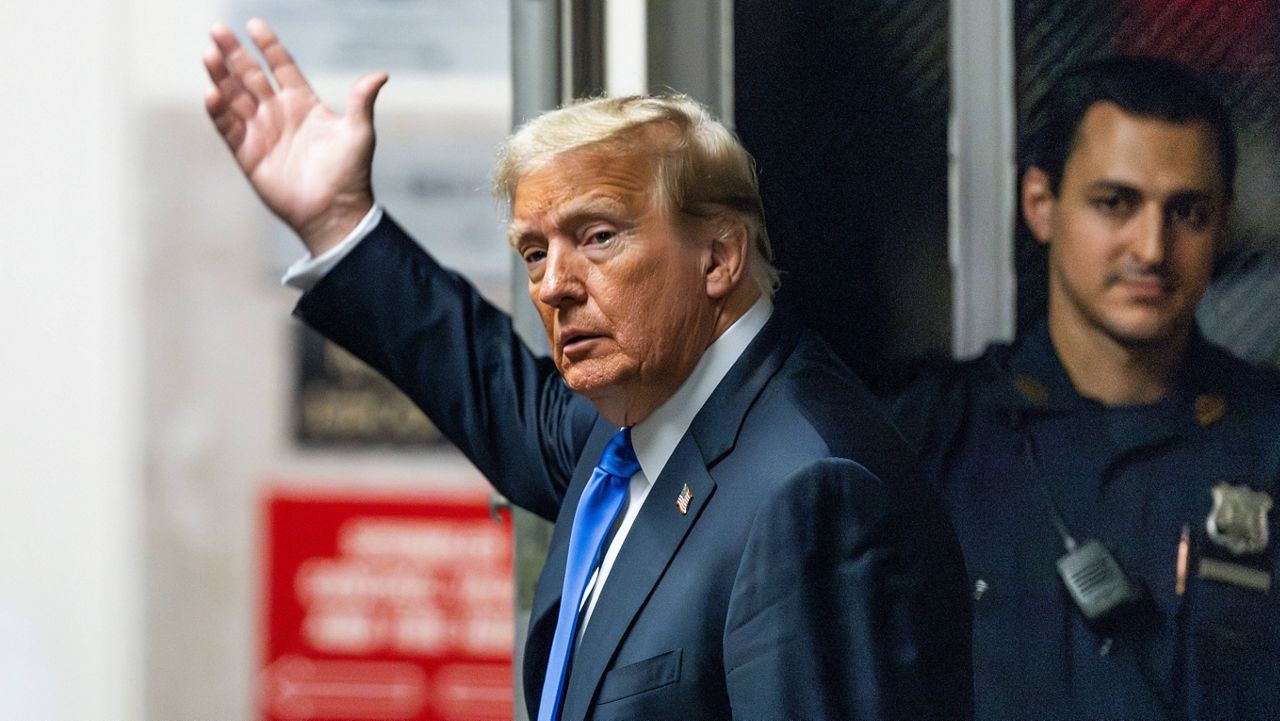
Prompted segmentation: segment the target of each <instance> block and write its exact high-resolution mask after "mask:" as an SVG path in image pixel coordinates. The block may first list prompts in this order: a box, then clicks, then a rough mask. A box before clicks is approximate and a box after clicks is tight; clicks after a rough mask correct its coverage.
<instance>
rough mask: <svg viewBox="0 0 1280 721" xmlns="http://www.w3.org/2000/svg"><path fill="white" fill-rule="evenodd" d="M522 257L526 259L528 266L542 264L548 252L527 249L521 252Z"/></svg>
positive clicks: (538, 249) (539, 249)
mask: <svg viewBox="0 0 1280 721" xmlns="http://www.w3.org/2000/svg"><path fill="white" fill-rule="evenodd" d="M520 257H522V258H524V262H525V264H526V265H534V264H535V263H541V262H542V261H543V260H544V259H545V258H546V257H547V251H545V250H543V249H541V248H526V249H524V250H523V251H521V252H520Z"/></svg>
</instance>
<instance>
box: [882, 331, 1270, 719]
mask: <svg viewBox="0 0 1280 721" xmlns="http://www.w3.org/2000/svg"><path fill="white" fill-rule="evenodd" d="M894 410H895V415H896V419H897V420H898V423H899V425H900V427H901V428H902V430H903V432H904V433H905V434H906V435H907V436H908V438H909V439H910V440H912V441H913V442H914V443H915V444H916V445H917V447H918V449H919V451H920V453H921V456H922V458H923V461H924V467H925V474H926V476H927V477H928V478H929V479H930V480H931V481H933V482H934V483H936V484H937V485H938V487H939V489H940V490H941V492H942V494H943V496H944V498H945V500H946V503H947V505H948V508H949V510H950V511H951V514H952V516H953V519H954V524H955V527H956V532H957V534H958V535H959V537H960V544H961V546H962V549H963V551H964V555H965V562H966V565H967V567H968V572H969V575H970V582H971V583H972V584H973V598H974V667H973V671H974V684H975V689H974V691H975V701H976V711H977V713H976V715H977V717H979V718H993V719H995V718H999V719H1012V718H1144V719H1154V718H1280V584H1278V583H1277V580H1276V579H1277V575H1280V553H1277V546H1278V545H1280V543H1278V542H1277V532H1278V530H1280V527H1278V524H1277V516H1278V515H1280V514H1278V513H1277V512H1276V511H1275V510H1272V509H1271V508H1270V506H1271V499H1274V498H1276V497H1277V490H1278V489H1277V483H1278V478H1280V376H1278V375H1277V374H1275V373H1272V372H1270V371H1265V370H1262V369H1259V368H1256V367H1254V366H1251V365H1249V364H1247V363H1245V362H1244V361H1241V360H1239V359H1237V358H1234V357H1232V356H1231V355H1229V354H1228V353H1226V352H1225V351H1223V350H1222V349H1221V348H1218V347H1216V346H1213V345H1212V344H1210V343H1208V342H1207V341H1205V340H1203V338H1201V337H1200V336H1199V335H1198V334H1193V338H1192V340H1191V342H1190V345H1189V349H1188V355H1187V362H1186V363H1184V366H1183V369H1182V371H1181V373H1180V375H1179V378H1178V380H1177V382H1176V384H1175V388H1174V389H1173V391H1172V392H1171V393H1170V394H1169V395H1168V397H1167V398H1166V399H1165V400H1163V401H1161V402H1159V403H1155V404H1152V405H1141V406H1125V407H1107V406H1104V405H1102V404H1099V403H1097V402H1094V401H1091V400H1088V399H1085V398H1082V397H1081V396H1080V395H1079V394H1078V393H1076V391H1075V389H1074V387H1073V386H1072V384H1071V382H1070V380H1069V379H1068V377H1067V374H1066V371H1065V370H1064V369H1063V367H1062V365H1061V363H1060V362H1059V361H1058V358H1057V355H1056V354H1055V353H1054V351H1053V348H1052V345H1051V344H1050V340H1049V333H1048V330H1047V327H1046V326H1045V324H1044V323H1043V322H1041V324H1040V326H1039V327H1038V328H1036V329H1034V330H1032V331H1031V332H1029V333H1027V334H1025V335H1024V337H1023V338H1022V339H1021V340H1020V341H1019V343H1017V344H1016V345H1015V346H1013V347H1008V346H995V347H993V348H991V349H990V350H988V352H987V353H986V354H985V355H983V356H982V357H981V358H979V359H977V360H975V361H971V362H968V363H964V364H957V365H954V366H952V367H950V368H949V369H947V370H945V371H942V372H937V373H931V374H929V375H927V376H926V377H924V378H922V379H921V380H920V381H918V382H917V383H916V384H915V385H913V386H912V387H911V388H910V389H908V391H907V393H905V394H904V395H902V396H900V397H899V398H897V399H896V400H895V403H894ZM1055 516H1056V518H1057V519H1058V520H1059V521H1060V525H1061V526H1065V528H1063V529H1062V530H1061V531H1060V530H1059V526H1058V525H1057V524H1055ZM1064 533H1065V534H1067V535H1069V536H1070V537H1071V538H1073V539H1074V540H1075V541H1076V542H1077V543H1079V544H1083V543H1084V542H1085V541H1087V540H1090V539H1093V540H1097V541H1100V542H1101V543H1102V544H1103V545H1105V547H1106V548H1108V549H1110V552H1111V554H1112V555H1113V556H1114V558H1115V559H1116V560H1117V561H1118V562H1119V565H1120V567H1121V568H1122V569H1123V571H1124V573H1125V574H1126V575H1127V576H1128V578H1129V580H1130V581H1131V582H1132V585H1131V587H1132V588H1134V589H1136V590H1137V591H1138V592H1139V593H1140V596H1139V597H1138V599H1137V600H1135V601H1133V602H1130V603H1127V604H1125V605H1123V606H1121V607H1119V608H1118V609H1117V610H1116V611H1114V612H1113V613H1111V614H1109V615H1108V616H1106V617H1105V618H1103V619H1102V620H1099V621H1094V622H1086V620H1085V617H1084V615H1083V614H1082V613H1081V611H1080V609H1078V608H1077V607H1076V605H1075V603H1074V602H1073V600H1072V598H1071V596H1070V594H1069V593H1068V592H1067V590H1066V586H1065V584H1064V582H1063V580H1062V579H1060V578H1059V574H1058V570H1057V565H1056V564H1057V560H1058V559H1059V558H1060V557H1061V556H1063V555H1064V553H1066V551H1065V549H1064V541H1063V535H1064ZM1085 580H1086V581H1089V580H1090V579H1088V578H1086V579H1085Z"/></svg>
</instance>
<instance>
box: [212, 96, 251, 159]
mask: <svg viewBox="0 0 1280 721" xmlns="http://www.w3.org/2000/svg"><path fill="white" fill-rule="evenodd" d="M204 108H205V111H206V112H208V113H209V119H210V120H212V121H213V126H214V127H215V128H217V129H218V134H219V135H221V136H222V139H223V140H225V141H226V143H227V145H229V146H231V150H232V151H235V150H237V149H238V148H239V147H240V144H241V143H243V142H244V138H245V133H246V132H247V131H246V128H245V124H244V120H243V119H241V118H240V117H238V116H237V115H236V114H235V113H234V112H231V109H230V105H229V104H228V103H227V101H226V97H225V96H224V95H223V94H222V93H220V92H219V91H218V89H217V88H209V91H208V92H206V93H205V94H204Z"/></svg>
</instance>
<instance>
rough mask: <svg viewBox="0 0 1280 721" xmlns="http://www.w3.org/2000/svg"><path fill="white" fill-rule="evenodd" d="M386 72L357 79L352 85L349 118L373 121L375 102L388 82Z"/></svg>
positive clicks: (348, 101) (348, 108) (348, 102)
mask: <svg viewBox="0 0 1280 721" xmlns="http://www.w3.org/2000/svg"><path fill="white" fill-rule="evenodd" d="M387 80H388V76H387V74H386V73H373V74H372V75H366V76H364V77H363V78H360V79H359V80H357V81H356V84H355V85H353V86H352V87H351V97H350V98H349V99H348V100H347V118H348V119H349V120H355V119H357V118H358V119H361V120H363V121H364V122H366V123H369V124H372V123H373V103H374V101H376V100H377V99H378V91H380V90H382V86H383V85H386V84H387Z"/></svg>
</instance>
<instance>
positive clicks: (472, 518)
mask: <svg viewBox="0 0 1280 721" xmlns="http://www.w3.org/2000/svg"><path fill="white" fill-rule="evenodd" d="M265 536H266V543H265V555H266V563H265V564H264V570H265V571H266V573H267V578H266V581H265V583H264V591H265V603H264V608H265V617H266V619H265V620H266V649H265V651H266V653H265V659H264V666H263V670H262V673H261V676H260V678H259V709H260V714H261V716H262V717H263V718H265V719H269V720H271V721H291V720H293V719H352V720H354V719H422V720H426V719H431V720H433V721H452V720H453V719H458V720H462V719H467V720H468V721H480V720H483V719H509V718H511V712H512V706H511V699H512V686H511V674H512V664H511V658H512V646H513V636H514V633H515V631H514V618H513V607H512V606H513V598H512V593H513V587H512V566H511V563H512V560H511V559H512V555H511V526H510V524H509V523H506V524H498V523H495V522H494V521H493V519H492V518H491V517H490V516H489V509H488V503H487V500H486V499H485V498H483V497H477V498H475V500H474V501H472V502H460V501H457V500H454V499H447V500H445V499H441V500H432V499H425V500H424V499H423V498H422V497H396V498H388V497H386V496H381V495H374V496H362V495H355V494H353V495H343V496H338V495H333V494H326V495H315V494H312V495H303V494H299V493H294V492H276V493H274V494H273V495H271V496H270V497H268V499H267V502H266V533H265Z"/></svg>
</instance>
